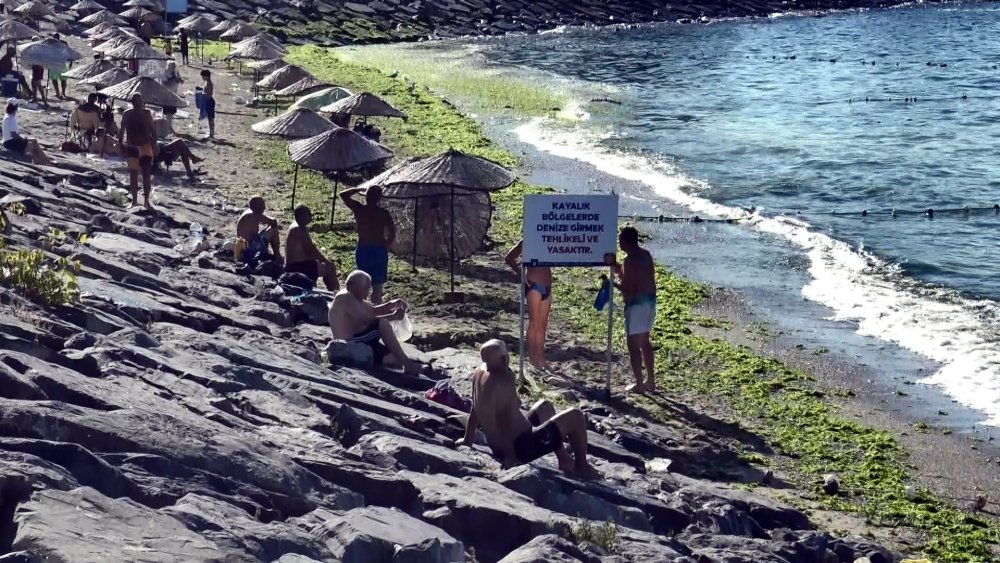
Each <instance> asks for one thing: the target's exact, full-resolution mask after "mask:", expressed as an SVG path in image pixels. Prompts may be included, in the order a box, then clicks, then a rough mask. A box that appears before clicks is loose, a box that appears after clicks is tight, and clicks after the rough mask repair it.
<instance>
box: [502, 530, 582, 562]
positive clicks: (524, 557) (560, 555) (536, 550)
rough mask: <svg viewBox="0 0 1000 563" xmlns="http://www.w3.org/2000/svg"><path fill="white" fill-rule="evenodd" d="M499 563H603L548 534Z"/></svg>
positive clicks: (573, 545) (568, 542)
mask: <svg viewBox="0 0 1000 563" xmlns="http://www.w3.org/2000/svg"><path fill="white" fill-rule="evenodd" d="M498 563H601V560H600V558H599V557H596V556H594V555H591V554H589V553H587V552H585V551H584V550H582V549H580V548H579V547H577V545H576V544H574V543H572V542H570V541H568V540H565V539H563V538H561V537H559V536H556V535H552V534H548V535H544V536H538V537H537V538H535V539H533V540H531V541H530V542H528V543H526V544H524V545H522V546H521V547H519V548H517V549H515V550H514V551H512V552H510V553H509V554H508V555H507V556H506V557H504V558H503V559H501V560H500V561H499V562H498Z"/></svg>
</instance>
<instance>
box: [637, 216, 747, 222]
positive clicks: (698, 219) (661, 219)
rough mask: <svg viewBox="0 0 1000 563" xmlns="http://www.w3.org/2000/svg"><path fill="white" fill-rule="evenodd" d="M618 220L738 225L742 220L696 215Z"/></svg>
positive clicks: (639, 217) (638, 217)
mask: <svg viewBox="0 0 1000 563" xmlns="http://www.w3.org/2000/svg"><path fill="white" fill-rule="evenodd" d="M619 219H620V220H625V221H631V222H633V223H730V224H732V223H738V222H740V221H742V219H711V218H710V219H703V218H701V217H699V216H697V215H692V216H690V217H671V216H667V215H622V216H620V217H619Z"/></svg>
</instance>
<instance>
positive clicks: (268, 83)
mask: <svg viewBox="0 0 1000 563" xmlns="http://www.w3.org/2000/svg"><path fill="white" fill-rule="evenodd" d="M307 76H312V75H311V74H309V71H307V70H305V69H303V68H302V67H299V66H296V65H286V66H283V67H281V68H279V69H278V70H276V71H274V72H272V73H271V74H268V75H267V76H265V77H264V78H262V79H261V80H260V81H259V82H257V87H259V88H261V89H263V90H280V89H282V88H285V87H288V86H291V85H292V84H295V83H296V82H298V81H299V80H302V79H303V78H305V77H307Z"/></svg>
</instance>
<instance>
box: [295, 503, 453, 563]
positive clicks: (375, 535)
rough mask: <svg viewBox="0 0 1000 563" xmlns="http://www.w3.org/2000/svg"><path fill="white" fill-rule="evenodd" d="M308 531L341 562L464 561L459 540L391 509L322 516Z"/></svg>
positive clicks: (406, 562)
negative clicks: (324, 544)
mask: <svg viewBox="0 0 1000 563" xmlns="http://www.w3.org/2000/svg"><path fill="white" fill-rule="evenodd" d="M306 526H307V524H306ZM310 534H311V535H312V536H313V537H315V538H317V539H318V540H319V541H322V542H325V543H326V546H327V547H328V549H329V550H330V552H331V553H332V554H333V555H334V556H336V557H337V558H338V559H340V560H342V561H343V562H344V563H369V562H370V563H375V562H387V563H388V562H398V563H454V562H457V561H465V549H464V547H463V546H462V543H461V542H459V541H458V540H456V539H455V538H453V537H452V536H450V535H448V533H446V532H445V531H444V530H441V529H440V528H437V527H435V526H432V525H430V524H427V523H426V522H423V521H421V520H417V519H416V518H413V517H412V516H409V515H407V514H405V513H403V512H400V511H398V510H393V509H391V508H382V507H366V508H357V509H354V510H351V511H349V512H347V513H345V514H344V515H342V516H339V517H336V518H323V520H322V522H321V523H320V524H319V525H317V526H316V527H315V528H312V529H311V530H310Z"/></svg>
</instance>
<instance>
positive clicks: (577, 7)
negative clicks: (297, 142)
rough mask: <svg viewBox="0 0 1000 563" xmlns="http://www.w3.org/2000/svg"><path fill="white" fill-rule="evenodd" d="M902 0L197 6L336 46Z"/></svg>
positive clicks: (380, 0)
mask: <svg viewBox="0 0 1000 563" xmlns="http://www.w3.org/2000/svg"><path fill="white" fill-rule="evenodd" d="M904 3H905V2H904V1H903V0H738V1H702V2H666V1H662V0H657V1H653V2H648V1H644V0H615V1H612V2H602V1H598V0H573V1H571V2H564V1H558V0H541V1H535V0H504V1H503V2H487V1H484V0H419V1H416V2H405V1H400V0H373V1H370V2H365V1H361V0H359V1H358V2H338V1H336V0H283V1H282V2H279V3H274V2H268V1H266V0H246V1H240V2H229V1H226V0H201V1H200V2H197V5H196V7H195V8H194V9H195V10H197V11H206V12H209V13H211V14H214V15H217V16H219V17H220V18H224V19H231V18H244V19H252V20H253V21H255V22H256V23H258V24H262V25H264V26H266V27H268V28H269V29H270V30H271V31H273V32H274V33H275V34H277V35H279V36H283V37H287V38H289V39H291V40H299V41H305V40H308V41H309V42H324V43H329V44H332V45H348V44H362V43H384V42H389V41H416V40H423V39H428V38H438V39H445V38H451V37H459V36H473V35H501V34H505V33H533V32H540V31H545V30H550V29H554V28H557V27H559V26H585V25H593V26H604V25H620V24H625V25H629V24H643V23H653V22H668V21H677V22H680V23H707V22H709V21H711V20H714V19H720V18H744V17H760V16H768V15H770V14H774V13H787V12H793V11H798V12H824V11H830V10H847V9H856V8H885V7H890V6H895V5H900V4H904Z"/></svg>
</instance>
